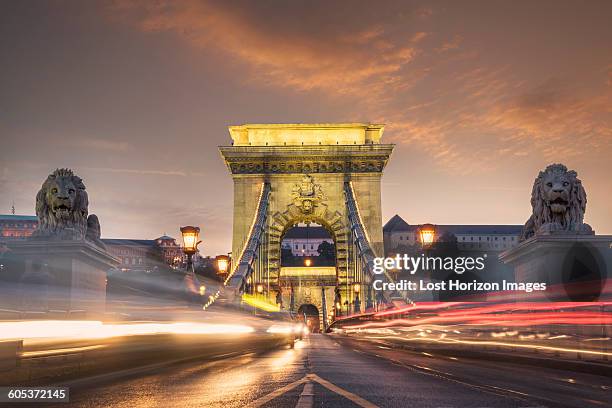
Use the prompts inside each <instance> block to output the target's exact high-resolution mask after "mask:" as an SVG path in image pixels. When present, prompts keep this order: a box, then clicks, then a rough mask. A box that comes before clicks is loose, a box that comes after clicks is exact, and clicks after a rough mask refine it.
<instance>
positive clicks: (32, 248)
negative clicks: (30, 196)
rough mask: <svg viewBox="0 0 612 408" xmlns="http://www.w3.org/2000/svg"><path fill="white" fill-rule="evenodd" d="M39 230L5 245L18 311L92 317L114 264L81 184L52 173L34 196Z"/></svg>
mask: <svg viewBox="0 0 612 408" xmlns="http://www.w3.org/2000/svg"><path fill="white" fill-rule="evenodd" d="M36 216H37V218H38V227H37V229H36V231H35V232H34V234H33V235H32V237H30V238H29V239H27V240H23V241H14V242H9V243H7V246H8V249H9V254H10V255H9V256H8V257H6V258H7V263H8V265H9V267H10V271H9V272H10V274H11V275H12V276H13V277H14V278H15V279H14V284H15V286H16V288H17V291H18V293H19V295H18V298H19V300H18V303H19V304H18V305H16V307H17V309H18V310H21V311H29V312H44V313H51V314H53V313H55V314H57V315H58V317H62V316H74V315H75V314H76V315H79V317H82V316H92V315H95V314H98V313H103V312H104V311H105V306H106V275H107V271H108V270H109V269H112V268H114V267H116V266H117V265H119V261H118V260H117V259H116V258H114V257H113V256H111V255H110V254H109V253H108V252H107V250H106V248H105V246H104V244H103V243H102V241H101V240H100V223H99V222H98V218H97V217H96V216H95V215H93V214H91V215H90V214H88V197H87V193H86V191H85V185H84V184H83V181H82V180H81V179H80V178H79V177H77V176H76V175H74V174H73V172H72V170H69V169H57V170H55V171H54V172H53V173H51V174H50V175H49V177H47V179H46V181H45V182H44V183H43V185H42V188H41V189H40V191H39V192H38V194H37V195H36Z"/></svg>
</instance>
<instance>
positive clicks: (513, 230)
mask: <svg viewBox="0 0 612 408" xmlns="http://www.w3.org/2000/svg"><path fill="white" fill-rule="evenodd" d="M434 226H435V228H436V230H437V231H438V234H443V233H445V232H450V233H451V234H455V235H463V234H465V235H478V234H482V235H496V234H497V235H519V234H520V233H521V231H522V230H523V226H522V225H507V224H499V225H489V224H482V225H481V224H473V225H460V224H448V225H444V224H434ZM419 227H420V225H419V224H415V225H410V224H408V223H407V222H406V221H404V220H403V218H402V217H400V216H399V215H397V214H396V215H394V216H393V217H391V219H390V220H389V221H387V223H386V224H385V226H384V227H383V231H384V232H404V231H405V232H411V231H416V230H418V229H419Z"/></svg>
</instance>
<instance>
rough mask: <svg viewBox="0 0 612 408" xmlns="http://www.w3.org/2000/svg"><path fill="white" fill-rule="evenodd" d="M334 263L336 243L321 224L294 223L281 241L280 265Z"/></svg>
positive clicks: (322, 264) (294, 265)
mask: <svg viewBox="0 0 612 408" xmlns="http://www.w3.org/2000/svg"><path fill="white" fill-rule="evenodd" d="M335 265H336V244H335V242H334V238H333V237H332V235H331V234H330V233H329V231H328V230H327V229H326V228H325V227H323V226H322V225H319V224H315V223H309V224H296V225H294V226H293V227H290V228H289V229H288V230H287V231H286V232H285V234H284V235H283V238H282V241H281V266H283V267H297V266H299V267H317V266H335Z"/></svg>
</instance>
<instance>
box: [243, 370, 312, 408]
mask: <svg viewBox="0 0 612 408" xmlns="http://www.w3.org/2000/svg"><path fill="white" fill-rule="evenodd" d="M305 382H308V376H306V377H304V378H302V379H300V380H297V381H294V382H292V383H291V384H287V385H285V386H284V387H282V388H279V389H278V390H276V391H274V392H271V393H270V394H268V395H264V396H263V397H261V398H259V399H258V400H255V401H253V402H251V404H250V406H252V407H253V408H256V407H261V406H262V405H264V404H265V403H267V402H269V401H272V400H273V399H274V398H276V397H280V396H281V395H283V394H284V393H286V392H289V391H291V390H292V389H294V388H295V387H297V386H298V385H300V384H303V383H305Z"/></svg>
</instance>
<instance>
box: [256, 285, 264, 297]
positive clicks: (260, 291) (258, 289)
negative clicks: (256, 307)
mask: <svg viewBox="0 0 612 408" xmlns="http://www.w3.org/2000/svg"><path fill="white" fill-rule="evenodd" d="M263 290H264V287H263V285H262V284H261V283H258V284H257V293H259V294H260V295H261V294H262V293H263Z"/></svg>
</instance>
